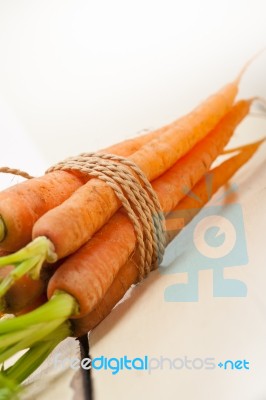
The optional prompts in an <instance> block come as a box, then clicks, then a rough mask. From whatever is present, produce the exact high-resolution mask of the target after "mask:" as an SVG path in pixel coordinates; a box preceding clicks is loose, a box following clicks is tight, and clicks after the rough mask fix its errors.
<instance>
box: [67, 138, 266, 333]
mask: <svg viewBox="0 0 266 400" xmlns="http://www.w3.org/2000/svg"><path fill="white" fill-rule="evenodd" d="M263 141H264V140H262V141H258V142H256V143H252V144H249V145H247V146H242V150H241V151H240V153H239V154H237V155H236V156H233V157H231V158H230V159H229V160H226V161H224V162H223V163H222V164H221V165H219V166H218V167H216V168H214V169H213V170H211V171H210V174H211V176H212V192H211V193H209V191H208V190H207V188H206V180H205V178H202V179H201V180H200V181H199V182H198V183H197V184H196V185H195V186H194V188H193V193H194V195H195V197H190V196H186V197H184V198H183V199H182V200H181V201H180V202H179V204H178V205H177V207H176V208H175V209H174V210H173V215H176V213H177V212H178V211H182V216H183V218H184V226H186V225H187V224H188V223H189V222H190V221H191V220H192V219H193V217H194V216H195V215H196V214H197V213H198V212H199V211H200V210H201V209H202V207H203V206H204V205H205V204H206V203H207V202H208V201H209V200H210V195H211V196H212V195H213V194H214V193H215V192H217V191H218V189H219V188H220V187H222V186H223V185H225V184H226V183H227V182H228V181H229V180H230V179H231V177H232V176H233V175H234V174H235V173H236V172H237V171H238V170H239V169H240V168H241V167H242V166H243V165H244V164H246V163H247V162H248V160H249V159H250V158H251V157H252V156H253V155H254V153H255V152H256V151H257V150H258V148H259V146H260V145H261V143H262V142H263ZM196 197H197V198H199V199H200V200H201V203H200V206H199V202H198V200H197V199H196ZM184 210H185V212H184ZM169 218H171V214H169ZM179 232H180V230H172V229H171V230H170V231H168V232H167V233H168V239H167V242H168V243H170V241H171V240H173V239H174V238H175V237H176V235H177V234H178V233H179ZM137 279H138V253H137V252H135V254H134V256H133V257H131V258H130V259H129V260H128V261H127V263H126V264H125V265H124V266H123V267H122V268H121V269H120V270H119V272H118V274H117V276H116V277H115V279H114V281H113V283H112V285H111V286H110V288H109V289H108V291H107V292H106V294H105V296H104V297H103V298H102V300H101V301H99V303H98V304H97V305H96V307H95V308H94V310H93V311H91V312H90V313H89V314H88V315H86V316H84V317H82V318H78V319H72V324H73V326H74V332H73V336H76V337H78V336H82V335H84V334H85V333H87V332H89V331H90V330H92V329H93V328H95V327H96V326H97V325H98V324H99V323H100V322H101V321H102V320H103V319H104V318H106V317H107V315H108V314H110V312H111V311H112V309H113V308H114V306H115V305H116V304H117V303H118V302H119V301H120V300H121V299H122V298H123V297H124V295H125V293H126V292H127V290H128V289H129V288H130V287H131V286H132V285H133V284H135V283H136V282H137Z"/></svg>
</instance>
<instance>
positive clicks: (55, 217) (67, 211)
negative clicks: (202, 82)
mask: <svg viewBox="0 0 266 400" xmlns="http://www.w3.org/2000/svg"><path fill="white" fill-rule="evenodd" d="M237 83H238V82H233V83H231V84H229V85H227V86H226V87H225V88H223V89H222V90H220V91H219V92H218V93H216V95H214V96H212V97H210V98H209V99H207V100H206V101H205V102H203V103H202V104H201V105H200V106H199V107H198V108H196V109H195V110H194V111H192V112H191V113H190V114H188V115H187V116H185V117H183V118H181V119H180V120H179V122H178V123H177V124H175V126H174V127H173V128H172V129H168V130H166V132H164V133H163V134H162V135H160V137H158V138H156V139H154V140H153V141H151V142H149V143H148V144H146V145H145V146H143V147H142V148H141V149H140V150H139V151H137V152H135V153H134V154H133V155H132V156H130V157H129V159H131V160H132V161H134V162H135V163H136V164H137V165H138V166H139V167H140V168H141V169H142V171H143V172H144V173H145V174H146V176H147V178H148V179H149V180H153V179H155V178H156V177H158V176H159V175H161V174H162V173H163V172H165V171H166V170H168V169H169V168H170V167H171V166H172V165H173V164H174V163H175V162H176V161H177V160H178V159H179V158H180V157H181V156H183V155H184V154H186V153H187V152H188V151H189V150H190V149H191V148H192V147H193V146H194V145H195V144H196V143H197V142H199V141H200V140H201V139H202V138H203V137H204V136H206V135H207V134H208V133H209V132H210V131H211V130H212V129H213V128H214V127H215V126H216V125H217V123H218V122H219V121H220V120H221V118H222V117H223V116H225V115H226V113H227V112H228V111H229V110H230V109H231V106H232V103H233V101H234V99H235V96H236V94H237ZM119 207H120V202H119V200H118V198H117V197H116V195H115V193H114V191H113V189H112V188H111V187H109V186H107V185H106V184H105V183H104V182H103V181H101V180H99V179H91V180H90V181H89V182H87V184H85V185H84V186H82V187H80V188H79V190H77V191H76V192H75V193H73V195H72V196H71V197H70V198H69V199H68V200H67V201H65V202H64V203H63V204H61V205H60V206H59V207H56V208H55V209H53V210H51V211H49V212H47V213H46V214H45V215H44V216H43V217H41V218H40V219H39V220H38V221H37V222H36V224H35V225H34V227H33V232H32V237H33V239H34V238H37V237H39V236H41V237H42V236H44V237H47V238H48V239H49V240H50V241H51V242H52V243H53V245H54V247H55V252H56V254H57V256H58V257H59V258H61V257H64V256H66V255H68V254H70V253H72V252H74V251H76V250H77V249H78V248H79V247H80V246H81V245H83V244H84V243H86V242H87V241H88V240H89V239H90V238H91V237H92V235H93V234H94V233H95V232H96V231H97V230H98V229H100V228H101V227H102V226H103V225H104V224H105V223H106V222H107V221H108V220H109V219H110V217H111V216H112V215H113V214H114V213H115V212H116V211H117V210H118V208H119ZM63 221H64V223H63ZM66 232H67V235H66Z"/></svg>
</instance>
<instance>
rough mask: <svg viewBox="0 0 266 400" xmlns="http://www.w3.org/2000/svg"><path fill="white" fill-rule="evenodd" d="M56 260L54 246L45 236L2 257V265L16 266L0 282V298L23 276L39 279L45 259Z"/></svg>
mask: <svg viewBox="0 0 266 400" xmlns="http://www.w3.org/2000/svg"><path fill="white" fill-rule="evenodd" d="M0 221H1V218H0ZM0 230H1V228H0ZM0 234H1V231H0ZM56 260H57V255H56V253H55V252H54V246H53V244H52V242H51V241H50V240H49V239H47V238H46V237H45V236H40V237H38V238H36V239H34V240H33V241H32V242H31V243H29V244H28V245H27V246H25V247H24V248H23V249H21V250H18V251H17V252H16V253H13V254H9V255H7V256H3V257H0V267H5V266H7V265H10V264H11V265H14V267H15V268H14V269H13V270H12V271H11V272H10V273H9V274H8V275H7V276H6V277H5V278H4V279H3V280H2V282H1V284H0V299H1V297H3V296H4V295H5V294H6V292H7V291H8V289H10V287H11V286H12V285H13V284H14V283H15V282H16V281H17V280H19V279H20V278H21V277H22V276H24V275H25V274H28V275H29V276H31V278H32V279H39V278H40V271H41V269H42V265H43V263H44V262H45V261H48V262H50V263H53V262H55V261H56Z"/></svg>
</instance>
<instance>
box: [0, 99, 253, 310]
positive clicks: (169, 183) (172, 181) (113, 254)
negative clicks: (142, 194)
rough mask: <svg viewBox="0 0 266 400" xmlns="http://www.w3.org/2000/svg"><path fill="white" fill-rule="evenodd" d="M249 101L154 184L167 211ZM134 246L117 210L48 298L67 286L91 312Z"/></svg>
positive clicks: (67, 265)
mask: <svg viewBox="0 0 266 400" xmlns="http://www.w3.org/2000/svg"><path fill="white" fill-rule="evenodd" d="M249 105H250V102H249V101H244V100H242V101H239V102H238V103H237V104H236V105H235V106H234V107H233V108H232V109H231V111H229V113H228V114H227V115H226V116H225V117H224V118H223V119H222V120H221V121H220V123H219V124H218V125H217V127H216V128H215V129H214V130H213V131H212V132H211V133H210V134H209V135H207V137H206V138H205V139H203V140H202V141H201V142H200V143H198V144H197V145H196V146H195V147H194V148H193V149H192V150H191V151H190V152H189V153H188V154H187V155H186V156H184V157H183V158H182V159H181V160H180V161H179V162H177V163H176V164H175V165H174V166H173V167H172V168H171V169H170V170H169V171H168V172H166V173H165V174H164V175H162V176H161V177H160V178H158V179H157V180H155V181H154V182H153V183H152V186H153V189H154V190H155V192H156V193H157V195H158V199H159V202H160V204H161V208H162V210H163V211H164V212H165V213H167V212H169V211H171V210H172V209H173V208H174V207H175V206H176V204H177V203H178V202H179V201H180V199H181V198H182V197H184V196H185V189H187V188H188V189H191V188H192V187H193V186H194V185H195V184H196V183H197V182H198V181H199V179H201V177H202V176H203V175H204V174H205V173H206V172H207V171H208V170H209V168H210V166H211V164H212V162H213V161H214V160H215V159H216V157H217V156H218V155H219V154H220V153H221V152H222V151H223V148H224V147H225V145H226V144H227V143H228V141H229V139H230V137H231V136H232V134H233V132H234V129H235V127H236V126H237V125H238V123H239V122H240V121H241V120H242V119H243V118H244V116H245V115H246V114H247V113H248V111H249ZM135 245H136V236H135V232H134V227H133V225H132V223H131V222H130V220H129V218H128V217H126V216H124V215H123V214H121V213H120V212H117V213H116V214H115V215H114V216H113V217H112V219H110V220H109V221H108V222H107V223H106V224H105V225H104V227H103V228H102V229H101V230H99V232H98V233H96V234H95V235H94V236H93V237H92V238H91V240H90V241H89V242H88V243H87V244H85V245H84V246H83V247H81V248H80V249H79V250H77V251H76V253H74V254H73V255H72V256H70V257H69V258H68V259H67V260H66V261H65V262H64V263H62V264H61V266H60V267H59V268H58V270H57V271H56V272H55V273H54V274H53V276H52V277H51V279H50V280H49V284H48V297H51V296H52V295H53V293H54V292H55V291H56V290H61V291H65V292H66V293H69V294H71V295H72V296H73V297H75V298H76V299H77V301H78V303H79V307H80V314H79V316H81V315H84V314H86V313H88V312H90V311H91V310H92V309H93V308H94V307H95V304H97V302H98V301H99V299H100V298H102V297H103V296H104V294H105V292H106V291H107V290H108V288H109V287H110V284H111V282H112V281H113V279H114V276H115V275H116V274H117V272H118V271H119V269H120V268H121V267H122V265H123V264H124V262H125V261H124V258H126V259H127V258H128V257H129V256H130V254H131V253H132V251H133V250H134V248H135ZM73 282H75V284H74V283H73ZM0 288H1V287H0Z"/></svg>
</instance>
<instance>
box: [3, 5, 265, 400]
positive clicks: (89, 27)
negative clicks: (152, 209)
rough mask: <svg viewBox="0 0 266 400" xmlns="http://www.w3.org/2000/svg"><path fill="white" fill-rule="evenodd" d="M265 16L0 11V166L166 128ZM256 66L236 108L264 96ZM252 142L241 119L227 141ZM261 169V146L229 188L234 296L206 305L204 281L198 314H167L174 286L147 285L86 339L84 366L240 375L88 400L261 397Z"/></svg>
mask: <svg viewBox="0 0 266 400" xmlns="http://www.w3.org/2000/svg"><path fill="white" fill-rule="evenodd" d="M265 15H266V2H265V1H263V0H261V1H259V0H255V1H254V0H253V1H243V0H242V1H223V2H214V1H206V0H203V1H200V2H198V1H187V2H183V1H182V2H181V1H170V0H165V1H151V0H150V1H140V0H137V1H134V2H125V1H112V2H110V1H98V2H91V1H85V0H77V1H74V0H68V1H63V0H55V1H54V0H47V1H45V2H40V1H33V0H31V1H30V0H21V1H18V0H17V1H15V0H13V1H9V2H5V1H0V54H1V63H0V94H1V96H2V97H3V99H4V103H6V104H9V107H8V108H9V109H11V110H13V111H12V112H11V114H10V115H11V116H10V117H8V120H7V119H6V118H7V117H6V116H7V112H6V111H4V112H3V111H2V110H3V109H4V108H5V109H6V107H7V106H6V105H5V106H4V107H3V106H2V108H0V110H1V112H0V116H1V122H0V126H1V127H2V128H1V164H3V163H4V164H8V165H11V166H15V167H17V166H18V167H20V168H22V169H26V170H28V171H29V172H31V173H32V174H38V173H39V172H41V171H42V170H43V169H44V168H45V167H46V166H47V165H48V164H50V163H53V162H55V161H58V160H60V159H62V158H64V157H66V156H68V155H74V154H77V153H79V152H81V151H86V150H94V149H97V148H101V147H104V146H107V145H108V144H110V143H114V142H116V141H118V140H121V139H124V138H125V137H129V136H130V135H133V134H135V133H136V132H137V131H139V130H142V129H144V128H151V127H157V126H161V125H163V124H165V123H168V122H169V121H171V120H173V119H175V118H176V117H178V116H179V115H181V114H182V113H184V112H187V111H189V110H190V109H191V108H192V107H193V106H195V105H196V104H197V103H198V102H199V101H200V100H201V99H203V98H205V97H206V96H208V95H209V94H211V93H212V92H214V91H215V90H216V89H218V88H219V87H220V86H222V85H224V83H226V82H228V81H230V80H231V79H233V78H234V77H235V75H236V74H237V72H238V71H239V70H240V68H241V67H242V65H243V64H244V63H245V62H246V60H247V59H248V58H249V57H250V56H251V55H253V54H254V53H255V52H257V51H258V50H260V49H261V48H263V47H265V45H266V25H265ZM265 65H266V53H264V54H263V55H261V56H260V58H259V59H257V60H256V61H255V62H254V64H253V65H252V66H251V67H250V68H249V70H248V71H247V73H246V74H245V76H244V78H243V81H242V83H241V87H240V94H241V95H242V96H248V97H250V96H254V95H260V96H264V97H266V80H265ZM12 115H13V116H12ZM14 115H15V116H16V118H17V119H18V120H19V121H20V122H19V123H18V124H15V125H14V120H15V119H14V118H15V117H14ZM4 120H5V121H6V122H3V121H4ZM7 121H8V122H7ZM21 126H23V127H24V131H25V132H26V133H27V135H28V137H27V136H26V134H25V133H23V132H22V128H21ZM265 130H266V122H265V120H263V119H257V120H255V119H253V118H252V119H249V120H248V121H247V122H245V123H244V124H243V125H242V128H241V130H238V133H237V135H236V138H235V139H234V141H233V142H234V143H241V142H243V141H251V140H253V139H254V140H255V139H256V138H257V137H261V136H262V135H263V134H265ZM6 132H8V134H6ZM36 148H37V151H36ZM42 158H43V159H42ZM264 159H265V145H264V148H262V149H261V151H260V155H258V156H256V158H254V160H253V161H252V162H251V163H250V164H249V166H246V167H245V169H244V170H243V172H241V173H240V174H239V175H238V178H237V179H236V180H235V181H236V182H237V183H238V184H239V191H238V193H239V201H240V203H241V205H242V206H243V210H244V222H245V229H246V235H247V242H248V253H249V263H248V265H246V266H243V267H241V266H240V267H237V268H228V269H227V271H226V276H228V277H229V276H230V277H233V276H234V277H235V278H236V279H240V280H242V281H243V282H245V284H246V285H247V288H248V295H247V297H245V298H213V297H212V272H211V271H210V270H209V271H208V270H206V271H201V272H200V274H199V278H200V279H199V288H200V298H199V301H198V302H196V303H193V302H192V303H181V302H180V303H166V302H164V299H163V293H164V289H165V288H166V287H167V286H168V285H170V284H172V283H176V282H177V281H178V279H179V281H180V282H182V281H183V282H185V281H186V276H185V274H183V275H182V276H181V275H180V276H179V277H178V275H177V274H174V275H165V276H160V275H159V273H155V274H152V275H151V276H150V278H149V279H148V280H147V281H146V282H145V283H144V284H143V285H142V286H140V287H139V288H137V289H136V290H135V291H134V292H133V294H132V297H131V298H130V300H129V301H127V302H126V303H124V304H122V305H121V306H120V307H118V308H117V309H116V310H114V312H113V313H112V315H111V316H110V317H109V318H107V319H106V320H105V321H104V322H103V323H102V324H101V325H100V326H99V327H98V328H97V329H96V330H95V331H94V332H93V334H92V338H91V343H92V356H97V355H101V354H103V355H105V356H108V355H113V356H115V357H118V356H120V355H124V354H127V355H129V356H133V357H134V356H138V355H143V354H144V353H145V354H148V355H149V356H150V357H153V356H154V357H156V356H160V355H164V356H168V357H182V356H184V355H187V356H188V357H191V358H195V357H206V356H208V357H215V358H216V359H217V360H218V359H220V358H222V359H227V358H232V359H234V358H246V359H248V360H249V361H250V363H251V370H250V371H228V373H226V371H221V370H219V369H217V368H216V369H215V370H213V371H206V370H201V371H188V370H180V371H178V372H176V371H167V370H164V371H162V372H159V371H154V372H152V374H150V375H147V374H144V373H141V372H138V373H135V374H134V373H132V374H124V373H121V374H119V375H117V376H112V375H111V374H110V372H106V373H102V372H101V373H97V374H96V373H95V374H94V391H95V399H96V400H105V399H106V398H108V399H116V400H118V399H124V398H126V399H129V400H130V399H132V400H133V399H135V398H136V396H138V397H139V398H153V399H154V400H157V399H158V400H159V399H162V398H166V399H168V398H172V397H177V398H180V399H184V400H194V399H195V398H197V399H199V400H206V399H216V400H224V399H227V400H235V399H241V400H242V399H244V400H251V399H252V400H262V399H263V398H265V397H266V386H265V383H264V382H265V379H264V375H265V367H264V363H265V359H266V354H265V333H266V311H265V310H266V297H265V282H266V279H265V278H266V276H265V253H264V247H265V246H264V242H263V240H262V232H264V229H265V222H266V221H265V215H266V209H265V203H266V202H265V200H266V197H265V178H266V175H265V174H266V170H265V162H264V161H263V160H264ZM43 167H44V168H43ZM8 179H9V178H8ZM5 184H6V183H5ZM70 381H71V379H68V377H67V376H66V379H65V380H64V382H62V383H61V384H59V383H58V385H60V386H57V387H56V389H54V388H53V386H50V387H49V385H47V390H48V389H50V392H49V394H48V392H47V393H45V392H44V393H43V398H47V396H49V397H50V398H51V399H53V398H55V396H56V395H57V394H58V392H59V393H62V394H64V396H66V395H65V388H66V386H68V384H69V383H70ZM62 385H63V386H64V390H63V386H62ZM68 396H69V398H71V396H72V389H71V390H70V391H69V392H68ZM66 398H67V397H66Z"/></svg>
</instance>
